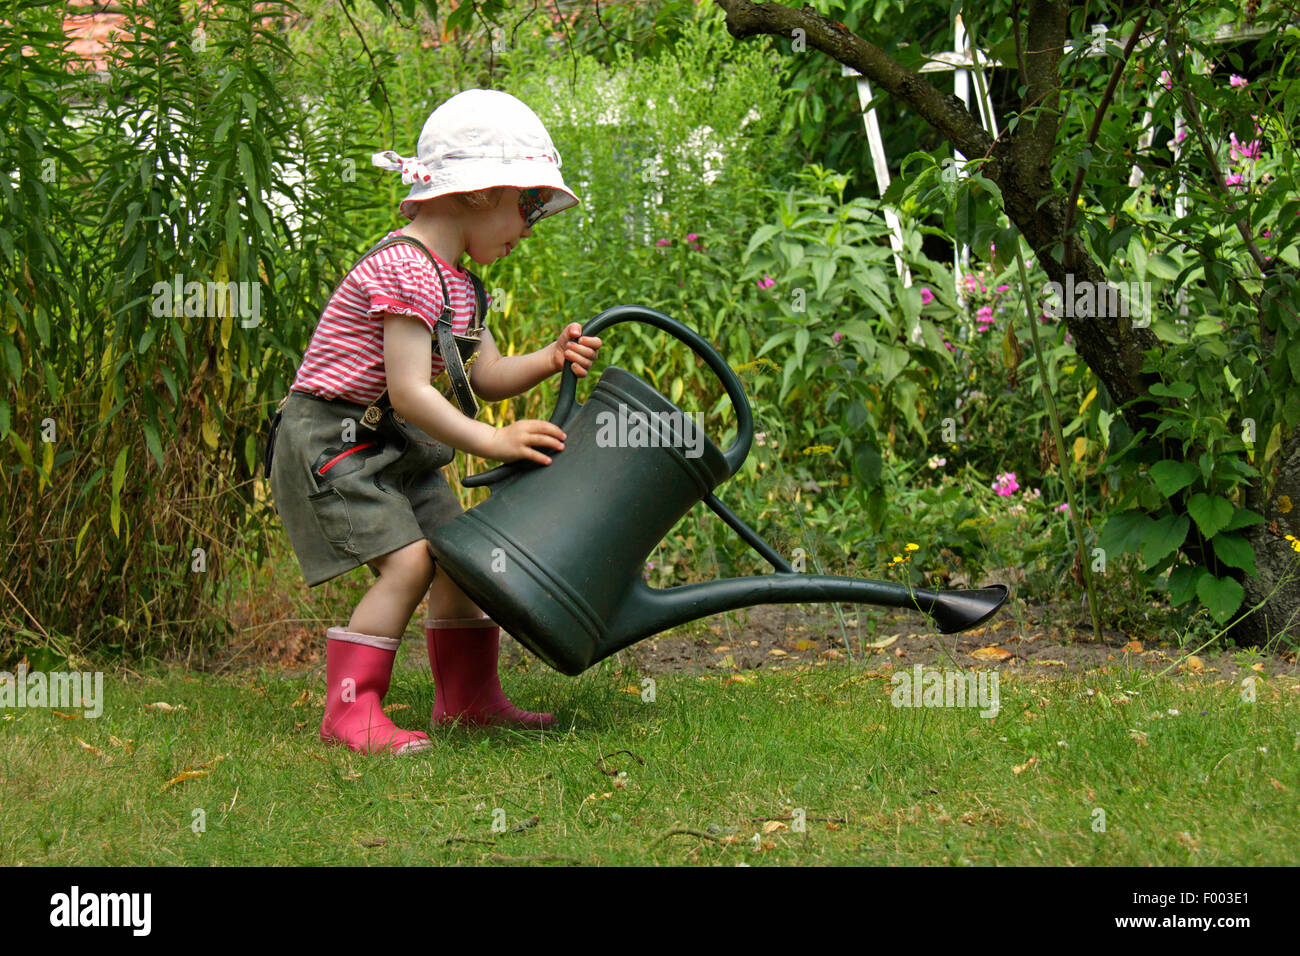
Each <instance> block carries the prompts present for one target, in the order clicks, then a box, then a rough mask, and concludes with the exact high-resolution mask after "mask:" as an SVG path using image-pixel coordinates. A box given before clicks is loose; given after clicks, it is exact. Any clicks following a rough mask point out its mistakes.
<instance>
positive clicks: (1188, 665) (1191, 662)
mask: <svg viewBox="0 0 1300 956" xmlns="http://www.w3.org/2000/svg"><path fill="white" fill-rule="evenodd" d="M1182 669H1183V670H1185V671H1191V672H1192V673H1193V674H1200V673H1202V672H1204V670H1205V661H1203V660H1201V659H1200V658H1199V657H1197V656H1196V655H1195V654H1192V655H1191V656H1189V657H1188V658H1187V660H1185V661H1183V666H1182Z"/></svg>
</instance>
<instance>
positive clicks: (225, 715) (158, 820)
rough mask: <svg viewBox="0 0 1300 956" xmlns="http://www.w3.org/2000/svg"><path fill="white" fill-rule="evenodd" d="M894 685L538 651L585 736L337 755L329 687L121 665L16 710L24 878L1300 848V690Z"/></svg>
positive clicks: (512, 689)
mask: <svg viewBox="0 0 1300 956" xmlns="http://www.w3.org/2000/svg"><path fill="white" fill-rule="evenodd" d="M877 660H879V658H878V659H877ZM876 666H879V667H880V669H879V670H873V669H870V668H872V667H876ZM905 669H906V668H903V667H899V668H898V670H899V671H902V670H905ZM890 675H891V670H890V669H889V665H887V664H880V665H876V664H870V665H864V664H861V663H859V664H846V663H841V662H831V663H828V664H826V665H824V666H804V667H800V668H797V669H796V668H786V669H784V670H769V669H766V668H765V669H762V670H759V671H753V672H749V673H746V674H743V675H725V674H724V675H720V676H719V675H710V676H705V677H701V676H699V675H695V674H667V675H662V676H659V677H657V678H655V679H654V680H655V684H654V687H653V691H654V693H653V700H652V701H651V700H646V699H643V698H646V697H649V696H651V695H650V694H649V689H650V688H649V687H648V686H647V687H645V688H643V687H642V681H643V680H644V679H645V678H643V677H641V676H640V675H639V674H637V673H636V672H634V671H632V670H631V669H630V668H629V669H624V668H623V667H622V665H621V664H620V663H619V662H618V659H615V660H614V661H607V662H605V663H604V664H602V665H601V666H598V667H596V668H594V669H592V670H591V671H589V672H587V673H586V674H584V675H582V676H581V677H578V678H566V677H562V676H560V675H558V674H556V673H554V672H551V671H548V670H546V669H544V668H542V667H541V666H540V665H538V664H536V663H535V662H534V663H533V664H532V666H531V667H529V668H528V669H526V670H525V669H522V668H516V669H511V670H507V671H505V672H504V673H503V683H504V684H505V686H506V689H507V693H508V694H510V695H511V697H512V698H513V699H514V700H515V702H516V703H518V704H520V705H521V706H524V707H529V708H533V709H549V710H552V711H553V712H555V714H556V716H557V717H558V718H559V719H560V725H561V727H562V729H561V730H560V731H559V732H547V733H540V732H512V731H505V730H488V731H483V730H465V729H459V728H452V729H445V730H441V731H439V732H438V733H437V734H436V735H435V740H436V742H437V746H436V748H435V749H434V750H432V751H431V752H426V753H423V754H420V755H416V756H411V757H389V756H378V757H363V756H359V755H354V754H352V753H350V752H348V751H346V750H344V749H341V748H337V747H327V746H325V745H324V744H322V743H321V742H320V741H319V740H318V739H317V729H318V727H319V723H320V717H321V707H322V706H323V689H324V681H323V679H322V677H321V675H319V674H310V675H307V676H299V677H291V678H286V677H283V676H280V675H279V674H277V673H275V672H272V671H261V672H260V673H259V672H253V673H251V674H249V673H245V674H243V675H229V676H209V675H202V674H191V673H189V672H187V671H185V670H183V669H181V668H173V669H164V668H161V667H160V668H159V669H158V670H157V671H156V672H154V673H145V674H144V675H143V676H135V675H126V676H122V675H106V676H105V697H106V700H105V702H104V709H103V714H102V716H100V717H98V718H96V719H85V718H82V717H64V716H60V715H59V714H58V713H55V712H54V711H53V710H52V709H48V708H47V709H8V710H4V711H2V712H0V864H2V865H5V866H12V865H27V866H31V865H54V864H58V865H100V864H107V865H124V864H155V865H176V864H185V865H227V864H252V865H261V864H478V863H489V864H490V863H508V862H544V861H545V862H550V863H554V864H555V865H560V864H563V863H565V862H576V863H580V864H681V863H698V864H720V865H728V866H730V865H736V864H740V863H746V864H749V865H759V864H886V865H898V864H902V865H907V864H923V865H1015V864H1059V865H1073V866H1092V865H1107V866H1112V865H1139V866H1140V865H1146V864H1157V865H1162V864H1163V865H1179V864H1191V865H1242V864H1295V863H1296V862H1297V859H1298V858H1300V852H1298V850H1300V837H1298V836H1297V834H1300V803H1298V802H1297V799H1296V797H1297V794H1298V793H1300V756H1298V754H1297V750H1300V686H1298V684H1297V681H1296V680H1295V678H1293V677H1290V676H1277V677H1272V678H1267V679H1261V680H1260V681H1259V683H1258V689H1257V693H1256V699H1255V700H1254V701H1253V702H1250V701H1247V700H1243V697H1242V688H1241V686H1240V685H1239V684H1238V683H1235V682H1229V681H1226V680H1217V681H1216V680H1214V679H1213V678H1212V677H1211V676H1210V675H1180V676H1173V677H1158V678H1150V677H1146V676H1142V675H1140V674H1138V673H1137V672H1136V671H1130V670H1128V669H1127V668H1125V667H1112V668H1108V669H1105V670H1095V671H1091V672H1086V673H1083V674H1080V675H1069V674H1067V675H1064V676H1053V677H1051V678H1048V677H1041V676H1037V675H1033V676H1026V675H1017V674H1011V673H1004V674H1001V675H1000V687H999V697H1000V712H999V713H998V714H997V716H996V717H994V718H992V719H987V718H983V717H981V716H980V715H979V711H978V709H967V708H955V707H950V708H901V707H894V706H892V705H891V703H890V694H891V691H892V690H893V689H894V688H893V686H892V684H891V681H890ZM156 702H165V703H167V704H170V705H172V706H173V707H176V708H178V709H175V710H171V711H167V710H162V709H157V708H153V707H150V706H148V705H151V704H154V703H156ZM387 703H388V704H389V705H390V713H391V714H392V716H393V717H394V718H395V720H396V721H397V723H398V724H399V725H401V726H405V727H408V728H418V727H422V726H423V723H424V721H425V719H427V715H428V712H429V710H430V708H431V706H432V703H433V686H432V683H431V681H430V679H429V676H428V674H427V669H426V671H425V672H423V673H422V672H420V671H418V670H416V669H413V668H412V669H405V665H403V668H399V670H398V672H397V673H396V674H395V676H394V682H393V689H392V690H391V691H390V693H389V696H388V699H387ZM393 705H396V708H398V709H393ZM403 705H405V706H403ZM181 708H183V709H181ZM186 771H196V774H195V775H193V776H190V777H188V778H187V779H181V780H177V778H178V777H181V775H182V774H184V773H185V772H186ZM623 774H625V776H623ZM173 781H174V782H173ZM1103 822H1104V827H1103V825H1102V824H1103ZM196 831H199V832H196Z"/></svg>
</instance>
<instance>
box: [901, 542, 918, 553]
mask: <svg viewBox="0 0 1300 956" xmlns="http://www.w3.org/2000/svg"><path fill="white" fill-rule="evenodd" d="M904 547H905V548H906V549H907V550H908V551H920V550H921V546H920V545H919V544H912V542H910V541H909V542H907V544H906V545H904Z"/></svg>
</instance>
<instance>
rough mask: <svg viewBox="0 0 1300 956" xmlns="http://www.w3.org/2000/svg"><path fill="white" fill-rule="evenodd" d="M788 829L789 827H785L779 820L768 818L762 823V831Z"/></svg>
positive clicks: (771, 831) (769, 831)
mask: <svg viewBox="0 0 1300 956" xmlns="http://www.w3.org/2000/svg"><path fill="white" fill-rule="evenodd" d="M788 829H790V828H789V827H787V826H786V825H785V824H784V823H782V822H781V821H780V820H768V821H767V822H766V823H764V824H763V832H764V833H775V832H776V831H777V830H788Z"/></svg>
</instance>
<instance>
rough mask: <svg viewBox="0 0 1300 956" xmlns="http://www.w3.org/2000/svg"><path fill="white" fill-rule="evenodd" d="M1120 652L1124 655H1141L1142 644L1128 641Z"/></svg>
mask: <svg viewBox="0 0 1300 956" xmlns="http://www.w3.org/2000/svg"><path fill="white" fill-rule="evenodd" d="M1120 650H1121V651H1123V652H1124V653H1125V654H1141V653H1142V642H1141V641H1129V642H1128V643H1127V644H1125V645H1124V646H1123V647H1121V648H1120Z"/></svg>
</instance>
